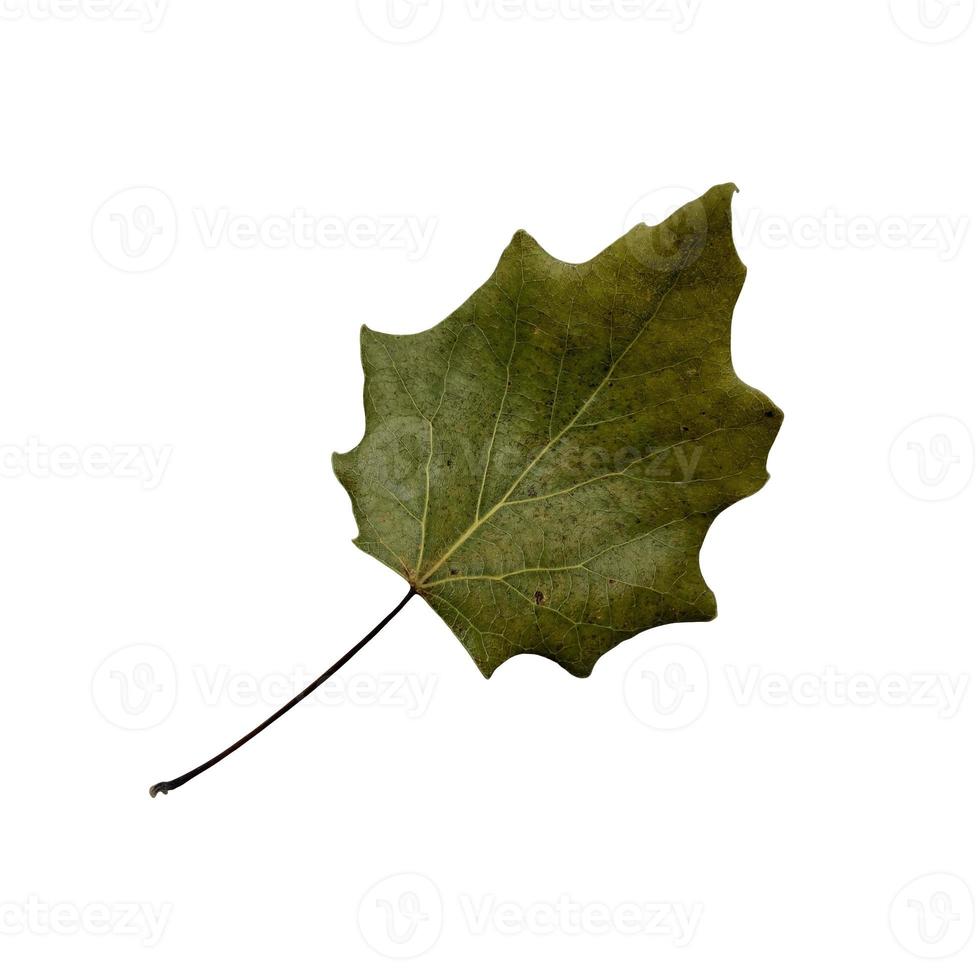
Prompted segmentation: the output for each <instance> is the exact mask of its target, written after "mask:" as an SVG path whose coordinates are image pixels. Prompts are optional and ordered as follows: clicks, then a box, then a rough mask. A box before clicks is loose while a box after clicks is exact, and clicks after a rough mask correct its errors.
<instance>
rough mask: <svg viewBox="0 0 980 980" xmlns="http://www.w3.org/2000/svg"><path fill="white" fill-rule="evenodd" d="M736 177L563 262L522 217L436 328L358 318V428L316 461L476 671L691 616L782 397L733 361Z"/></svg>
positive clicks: (579, 663)
mask: <svg viewBox="0 0 980 980" xmlns="http://www.w3.org/2000/svg"><path fill="white" fill-rule="evenodd" d="M734 191H735V187H734V186H733V185H732V184H727V185H723V186H719V187H714V188H712V189H711V190H710V191H708V192H707V194H705V195H704V196H703V197H702V198H700V199H698V200H697V201H693V202H691V203H690V204H688V205H686V206H685V207H683V208H681V209H680V210H679V211H677V212H676V213H675V214H673V215H672V216H671V217H670V218H668V219H667V220H666V221H664V222H663V223H662V224H660V225H657V226H655V227H650V226H648V225H643V224H641V225H637V227H635V228H633V229H632V230H631V231H629V232H627V234H626V235H624V236H623V237H622V238H621V239H619V240H618V241H617V242H615V243H614V244H612V245H611V246H609V248H607V249H605V251H603V252H601V253H600V254H599V255H597V256H596V257H595V258H593V259H591V260H589V261H587V262H582V263H579V264H573V263H568V262H561V261H559V260H558V259H555V258H553V257H552V256H550V255H549V254H548V253H547V252H545V251H544V250H543V249H542V248H541V246H540V245H538V244H537V243H536V242H535V241H534V240H533V239H532V238H531V237H530V236H529V235H528V234H527V233H526V232H523V231H519V232H518V233H517V234H516V235H515V236H514V238H513V240H512V241H511V243H510V245H508V246H507V248H506V250H505V251H504V253H503V255H502V256H501V258H500V262H499V263H498V265H497V268H496V270H495V271H494V273H493V276H492V277H491V278H490V280H489V281H488V282H487V283H485V284H484V285H483V286H481V287H480V288H479V289H478V290H477V291H476V292H475V293H474V294H473V295H472V296H471V297H470V298H469V299H468V300H466V301H465V302H464V303H463V305H462V306H460V308H459V309H458V310H456V311H455V312H454V313H452V314H451V315H450V316H449V317H447V318H446V319H445V320H444V321H443V322H442V323H440V324H439V325H438V326H436V327H433V328H432V329H431V330H426V331H424V332H422V333H419V334H413V335H410V336H395V335H391V334H384V333H378V332H376V331H374V330H369V329H367V328H366V327H365V328H363V331H362V335H361V352H362V359H363V364H364V374H365V386H364V409H365V414H366V430H365V435H364V438H363V440H362V441H361V443H360V444H359V445H358V446H357V447H356V448H355V449H353V450H352V451H351V452H349V453H345V454H342V455H339V454H338V455H335V456H334V469H335V472H336V474H337V477H338V478H339V479H340V481H341V483H342V484H343V485H344V487H345V488H346V489H347V491H348V492H349V494H350V497H351V501H352V503H353V507H354V515H355V518H356V520H357V524H358V529H359V531H360V533H359V535H358V537H357V538H356V539H355V543H356V544H357V545H358V547H360V548H361V549H363V550H364V551H366V552H368V554H371V555H374V557H376V558H378V559H379V560H380V561H382V562H384V563H385V564H386V565H388V566H390V567H391V568H393V569H394V570H395V571H397V572H398V573H399V574H400V575H402V576H403V577H404V578H405V579H406V580H408V582H410V583H411V584H412V585H414V586H415V587H416V588H417V590H418V592H419V593H420V594H421V595H422V596H423V597H424V598H425V599H426V601H427V602H428V603H429V604H430V605H431V606H432V608H433V609H435V610H436V612H438V613H439V615H440V616H442V618H443V619H444V620H445V621H446V622H447V623H448V624H449V626H450V628H451V629H452V630H453V632H454V633H455V634H456V635H457V637H459V639H460V641H461V642H462V643H463V645H464V646H465V647H466V649H467V650H468V651H469V652H470V654H471V656H472V657H473V659H474V660H475V661H476V663H477V665H478V666H479V668H480V670H481V671H483V673H484V674H485V675H486V676H488V677H489V676H490V674H491V673H493V671H494V670H495V669H496V668H497V667H498V666H499V665H500V664H501V663H503V662H504V661H505V660H507V659H508V658H509V657H512V656H515V655H516V654H519V653H537V654H540V655H541V656H544V657H548V658H549V659H551V660H554V661H555V662H556V663H558V664H561V666H562V667H564V668H566V669H567V670H569V671H571V672H572V673H573V674H576V675H579V676H586V675H588V674H589V673H590V672H591V670H592V668H593V666H594V665H595V662H596V660H597V659H598V658H599V657H600V656H602V654H603V653H605V652H606V651H607V650H609V649H611V648H612V647H614V646H615V645H616V644H617V643H619V642H620V641H622V640H625V639H627V638H628V637H631V636H633V635H635V634H636V633H638V632H640V631H642V630H646V629H649V628H650V627H653V626H658V625H662V624H664V623H673V622H682V621H694V620H707V619H711V618H713V617H714V615H715V600H714V596H713V594H712V593H711V590H710V589H709V588H708V586H707V585H706V583H705V581H704V579H703V578H702V576H701V570H700V568H699V564H698V553H699V550H700V547H701V544H702V542H703V540H704V536H705V533H706V532H707V530H708V528H709V526H710V525H711V522H712V520H714V518H715V517H716V516H717V514H719V513H720V512H721V511H722V510H724V509H725V508H726V507H728V506H729V505H730V504H732V503H734V502H735V501H736V500H739V499H741V498H742V497H746V496H748V495H749V494H752V493H754V492H755V491H756V490H758V489H759V488H760V487H761V486H762V485H763V484H764V483H765V481H766V479H767V477H768V474H767V473H766V457H767V455H768V452H769V448H770V446H771V445H772V442H773V439H775V437H776V433H777V431H778V429H779V425H780V422H781V420H782V413H781V412H780V411H779V410H778V409H777V408H776V407H775V405H773V403H772V402H771V401H770V400H769V399H768V398H767V397H766V396H765V395H763V394H762V393H760V392H759V391H756V390H755V389H754V388H750V387H749V386H748V385H746V384H744V383H743V382H742V381H741V380H740V379H739V378H738V377H737V376H736V375H735V372H734V370H733V368H732V361H731V345H730V333H731V319H732V311H733V309H734V306H735V301H736V299H737V298H738V294H739V291H740V290H741V288H742V283H743V281H744V278H745V267H744V265H743V264H742V262H741V260H740V259H739V257H738V255H737V253H736V251H735V247H734V244H733V241H732V234H731V198H732V194H733V192H734Z"/></svg>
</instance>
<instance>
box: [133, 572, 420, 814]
mask: <svg viewBox="0 0 980 980" xmlns="http://www.w3.org/2000/svg"><path fill="white" fill-rule="evenodd" d="M413 595H415V586H414V585H412V586H410V587H409V590H408V593H407V594H406V595H405V597H404V598H403V599H402V601H401V602H399V603H398V605H397V606H395V608H394V609H392V610H391V612H390V613H388V615H387V616H385V618H384V619H382V620H381V622H380V623H378V625H377V626H375V627H374V629H373V630H371V632H370V633H368V634H367V636H365V637H364V638H363V639H361V640H359V641H358V642H357V643H355V644H354V646H352V647H351V648H350V650H348V651H347V653H345V654H344V655H343V656H342V657H341V658H340V659H339V660H338V661H337V662H336V663H335V664H332V665H331V666H330V667H328V668H327V669H326V670H325V671H324V672H323V673H322V674H321V675H320V676H319V677H318V678H317V679H316V680H315V681H313V683H312V684H310V685H309V687H306V688H304V689H303V690H302V691H300V692H299V694H297V695H296V697H294V698H293V699H292V700H291V701H289V702H288V703H287V704H284V705H283V706H282V707H281V708H280V709H279V710H278V711H277V712H275V714H273V715H270V716H269V717H268V718H266V720H265V721H264V722H262V724H261V725H259V726H258V727H257V728H253V729H252V731H250V732H249V733H248V734H247V735H245V736H243V737H242V738H240V739H239V740H238V741H237V742H235V744H234V745H229V746H228V748H227V749H225V750H224V752H220V753H219V754H218V755H216V756H215V757H214V758H213V759H209V760H208V761H207V762H205V763H203V764H202V765H200V766H198V767H197V768H196V769H191V771H190V772H185V773H184V775H183V776H179V777H178V778H177V779H167V780H164V782H162V783H154V784H153V785H152V786H151V787H150V796H156V795H157V793H163V794H164V795H166V794H167V793H169V792H170V791H171V790H172V789H177V788H178V787H179V786H183V785H184V783H189V782H190V781H191V780H192V779H193V778H194V777H195V776H200V775H201V773H202V772H206V771H207V770H208V769H210V768H211V767H212V766H215V765H217V764H218V763H219V762H221V760H222V759H225V758H227V757H228V756H229V755H231V754H232V752H235V751H236V750H237V749H240V748H241V747H242V746H243V745H244V744H245V743H246V742H248V741H251V740H252V739H253V738H255V736H256V735H258V734H259V732H262V731H265V729H266V728H268V727H269V726H270V725H271V724H272V723H273V722H274V721H276V720H278V719H279V718H281V717H282V716H283V715H284V714H285V713H286V712H287V711H289V710H290V708H294V707H296V705H297V704H299V703H300V701H302V700H303V699H304V698H306V697H309V695H311V694H312V693H313V692H314V691H315V690H316V689H317V688H318V687H319V686H320V685H321V684H323V682H324V681H326V680H328V679H329V678H330V677H332V676H333V675H334V674H335V673H336V672H337V671H338V670H340V668H341V667H343V666H344V664H346V663H347V661H348V660H350V659H351V657H353V656H354V654H355V653H357V651H358V650H360V649H361V647H363V646H364V645H365V644H367V643H368V642H370V641H371V640H373V639H374V638H375V637H376V636H377V635H378V634H379V633H380V632H381V631H382V630H383V629H384V628H385V627H386V626H387V625H388V623H390V622H391V621H392V620H393V619H394V618H395V616H397V615H398V613H400V612H401V610H402V609H403V608H404V606H405V605H406V604H407V602H408V600H409V599H411V598H412V596H413Z"/></svg>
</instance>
